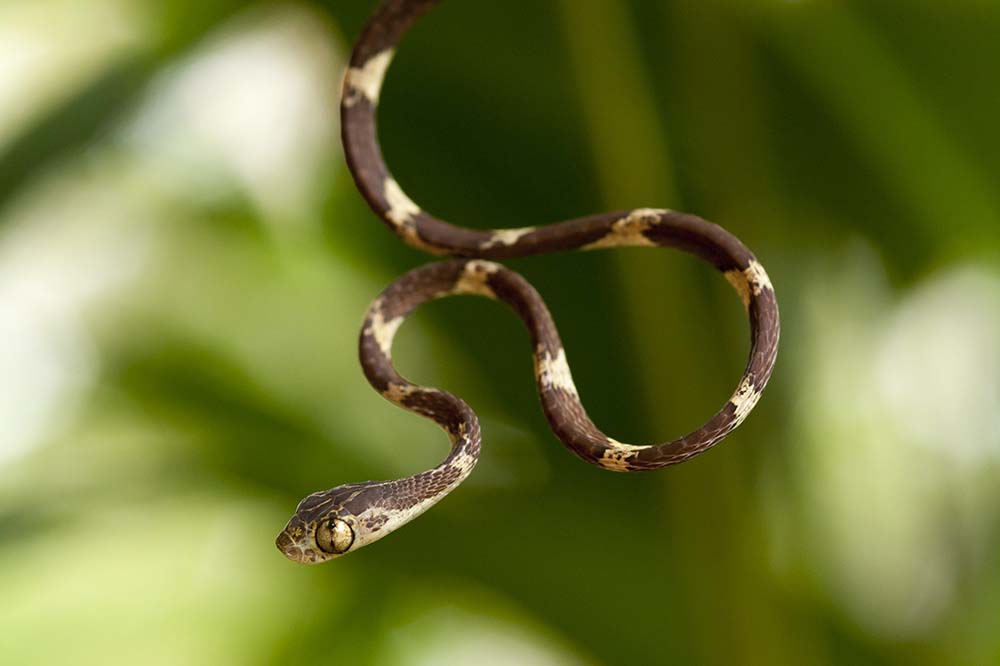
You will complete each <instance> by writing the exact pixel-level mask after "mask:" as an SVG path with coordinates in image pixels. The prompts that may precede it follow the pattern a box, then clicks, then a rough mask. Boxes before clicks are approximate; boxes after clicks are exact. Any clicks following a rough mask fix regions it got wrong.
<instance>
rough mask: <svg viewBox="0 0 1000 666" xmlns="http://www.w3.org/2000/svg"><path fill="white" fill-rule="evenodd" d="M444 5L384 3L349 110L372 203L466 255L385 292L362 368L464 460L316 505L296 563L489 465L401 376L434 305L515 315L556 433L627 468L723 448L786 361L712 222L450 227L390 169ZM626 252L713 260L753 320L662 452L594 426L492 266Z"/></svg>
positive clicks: (565, 372) (443, 396)
mask: <svg viewBox="0 0 1000 666" xmlns="http://www.w3.org/2000/svg"><path fill="white" fill-rule="evenodd" d="M438 2H439V0H383V2H382V3H381V4H380V5H379V7H378V9H377V10H376V12H375V14H374V15H373V16H372V17H371V19H369V21H368V23H367V25H366V26H365V28H364V29H363V31H362V34H361V36H360V38H359V39H358V42H357V44H356V45H355V47H354V51H353V53H352V55H351V60H350V64H349V67H348V70H347V73H346V75H345V77H344V84H343V91H342V98H341V99H342V101H341V107H340V111H341V132H342V138H343V144H344V150H345V154H346V157H347V163H348V166H349V168H350V171H351V174H352V175H353V177H354V180H355V183H356V185H357V187H358V189H359V190H360V192H361V194H362V195H363V196H364V198H365V200H366V201H367V202H368V204H369V205H370V206H371V208H372V209H373V210H374V211H375V213H376V214H377V215H378V216H379V217H380V218H382V220H383V221H384V222H385V223H386V224H387V225H388V226H389V228H390V229H391V230H392V231H393V232H395V233H396V235H398V236H399V237H400V238H402V239H403V241H405V242H406V243H408V244H409V245H411V246H413V247H416V248H418V249H421V250H424V251H427V252H429V253H432V254H435V255H443V256H450V257H456V258H452V259H449V260H445V261H440V262H437V263H432V264H428V265H426V266H423V267H420V268H417V269H415V270H413V271H411V272H409V273H407V274H406V275H404V276H403V277H401V278H400V279H398V280H397V281H396V282H394V283H393V284H391V285H390V286H389V287H388V288H387V289H386V290H385V291H383V292H382V294H381V295H380V296H379V297H378V298H377V299H376V300H375V302H374V303H373V304H372V306H371V307H370V309H369V310H368V313H367V314H366V316H365V320H364V325H363V328H362V331H361V337H360V345H359V347H360V358H361V367H362V368H363V370H364V373H365V376H366V377H367V379H368V381H369V383H370V384H371V385H372V387H374V388H375V390H376V391H378V392H379V393H380V394H381V395H382V396H384V397H385V398H386V399H388V400H389V401H391V402H393V403H394V404H396V405H398V406H400V407H402V408H404V409H407V410H409V411H412V412H414V413H416V414H419V415H421V416H424V417H426V418H428V419H431V420H432V421H434V422H435V423H436V424H438V425H439V426H440V427H441V428H442V429H443V430H444V431H445V432H446V433H447V434H448V436H449V438H450V440H451V451H450V452H449V454H448V456H447V457H446V458H445V460H444V461H443V462H442V463H441V464H440V465H438V466H436V467H434V468H433V469H430V470H427V471H425V472H421V473H419V474H415V475H413V476H409V477H406V478H402V479H396V480H391V481H366V482H363V483H351V484H347V485H343V486H338V487H336V488H333V489H331V490H325V491H321V492H317V493H313V494H311V495H309V496H308V497H306V498H305V499H303V500H302V502H301V503H300V504H299V505H298V508H297V509H296V512H295V514H294V515H293V516H292V518H291V519H290V520H289V521H288V524H287V525H286V527H285V529H284V530H282V532H281V534H279V535H278V538H277V541H276V544H277V546H278V549H279V550H281V552H282V553H284V554H285V555H286V556H287V557H288V558H290V559H292V560H294V561H296V562H301V563H306V564H311V563H318V562H324V561H327V560H330V559H334V558H336V557H338V556H340V555H343V554H345V553H348V552H352V551H354V550H357V549H358V548H360V547H362V546H365V545H367V544H369V543H372V542H374V541H376V540H378V539H380V538H382V537H384V536H385V535H387V534H389V533H390V532H392V531H394V530H395V529H397V528H399V527H400V526H402V525H404V524H405V523H407V522H409V521H410V520H412V519H413V518H415V517H417V516H418V515H420V514H421V513H423V512H424V511H426V510H427V509H428V508H430V507H431V506H433V505H434V504H435V503H436V502H438V501H439V500H441V499H442V498H443V497H444V496H445V495H447V494H448V493H449V492H451V491H452V490H454V489H455V488H456V487H457V486H458V485H459V484H460V483H462V481H463V480H465V478H466V477H468V475H469V474H470V473H471V472H472V469H473V467H474V466H475V464H476V461H477V459H478V457H479V452H480V440H481V435H480V427H479V420H478V419H477V417H476V414H475V413H474V412H473V411H472V409H471V408H470V407H469V406H468V405H467V404H466V403H465V402H464V401H462V400H461V399H460V398H458V397H456V396H454V395H452V394H450V393H447V392H445V391H441V390H438V389H435V388H427V387H422V386H418V385H416V384H413V383H411V382H409V381H407V380H406V379H404V378H402V377H401V376H400V375H399V374H398V373H397V372H396V370H395V369H394V368H393V365H392V358H391V347H392V340H393V337H394V335H395V333H396V331H397V329H398V328H399V326H400V325H401V324H402V323H403V321H404V319H405V318H406V317H407V315H409V314H410V313H411V312H413V311H414V309H416V308H417V307H419V306H420V305H421V304H422V303H425V302H427V301H430V300H433V299H437V298H443V297H446V296H452V295H459V294H475V295H479V296H485V297H488V298H492V299H496V300H500V301H503V302H504V303H506V304H507V305H508V306H510V307H511V308H512V309H513V310H514V312H516V313H517V315H518V316H519V317H520V318H521V321H523V322H524V324H525V326H526V327H527V328H528V330H529V331H530V334H531V342H532V345H533V353H534V362H535V363H534V365H535V380H536V383H537V388H538V395H539V397H540V399H541V404H542V408H543V410H544V412H545V416H546V418H547V420H548V422H549V425H550V426H551V428H552V431H553V432H554V433H555V435H556V437H558V439H559V440H560V441H561V442H562V443H563V444H564V445H565V446H566V447H567V448H569V449H570V450H571V451H572V452H573V453H575V454H576V455H578V456H579V457H581V458H583V459H584V460H586V461H587V462H590V463H593V464H595V465H598V466H600V467H603V468H604V469H608V470H614V471H619V472H634V471H643V470H652V469H658V468H660V467H666V466H668V465H674V464H676V463H680V462H683V461H685V460H687V459H689V458H691V457H693V456H696V455H698V454H699V453H701V452H703V451H705V450H706V449H708V448H710V447H712V446H714V445H715V444H716V443H718V442H719V441H720V440H721V439H722V438H723V437H725V436H726V435H727V434H729V433H730V432H731V431H732V430H733V429H734V428H736V427H737V426H738V425H739V424H740V423H742V422H743V420H744V419H745V418H746V417H747V414H749V412H750V410H751V409H753V407H754V405H755V404H756V403H757V400H758V399H759V398H760V395H761V392H762V391H763V390H764V386H765V385H766V384H767V380H768V378H769V377H770V375H771V370H772V368H773V366H774V361H775V357H776V354H777V347H778V334H779V323H778V305H777V301H776V300H775V296H774V290H773V288H772V287H771V283H770V280H769V279H768V276H767V273H766V272H765V271H764V268H763V267H762V266H761V265H760V263H758V262H757V260H756V258H755V257H754V255H753V254H752V253H751V252H750V251H749V250H748V249H747V248H746V247H745V246H744V245H743V243H741V242H740V241H739V239H737V238H736V237H735V236H733V235H732V234H730V233H729V232H727V231H726V230H725V229H723V228H721V227H719V226H717V225H715V224H712V223H711V222H707V221H705V220H703V219H701V218H699V217H696V216H694V215H688V214H685V213H679V212H675V211H671V210H664V209H651V208H642V209H636V210H631V211H619V212H611V213H604V214H600V215H593V216H590V217H584V218H578V219H574V220H569V221H566V222H560V223H556V224H551V225H547V226H542V227H538V228H532V227H527V228H521V229H503V230H495V231H480V230H474V229H466V228H462V227H457V226H454V225H451V224H449V223H447V222H444V221H442V220H440V219H437V218H436V217H433V216H432V215H430V214H429V213H427V212H426V211H424V210H422V209H421V208H420V207H419V206H417V205H416V204H415V203H414V202H413V201H411V200H410V199H409V198H408V197H407V196H406V194H405V193H404V192H403V190H402V189H401V188H400V187H399V185H398V184H397V182H396V181H395V180H394V179H393V177H392V175H391V174H390V173H389V170H388V167H387V166H386V164H385V161H384V160H383V157H382V151H381V149H380V147H379V143H378V137H377V131H376V119H375V116H376V109H377V106H378V99H379V92H380V90H381V87H382V81H383V79H384V77H385V73H386V70H387V68H388V66H389V63H390V61H391V60H392V57H393V54H394V52H395V49H396V46H397V44H398V43H399V41H400V39H401V38H402V37H403V35H404V34H405V33H406V31H407V30H408V29H409V28H410V27H411V26H412V25H413V23H414V22H415V21H416V20H417V19H418V18H419V17H420V16H421V15H423V14H424V13H426V12H427V11H428V10H430V9H431V8H432V7H434V6H435V5H436V4H438ZM622 246H642V247H669V248H676V249H679V250H682V251H684V252H688V253H690V254H693V255H694V256H696V257H699V258H701V259H703V260H704V261H707V262H708V263H710V264H711V265H712V266H714V267H715V268H716V269H718V270H719V271H720V272H722V273H723V275H724V276H725V277H726V279H727V280H728V281H729V282H730V283H731V284H732V285H733V286H734V287H735V289H736V291H737V293H738V294H739V296H740V298H741V299H742V301H743V304H744V306H745V307H746V310H747V313H748V315H749V319H750V337H751V348H750V358H749V360H748V362H747V365H746V369H745V371H744V374H743V377H742V379H741V381H740V383H739V384H738V386H737V388H736V391H735V392H734V393H733V395H732V397H731V398H730V399H729V400H728V402H726V404H725V405H724V406H723V407H722V409H721V410H719V412H718V413H716V414H715V415H714V416H712V417H711V418H710V419H709V420H708V421H707V422H706V423H705V424H704V425H703V426H701V427H700V428H698V429H697V430H695V431H694V432H691V433H689V434H687V435H685V436H683V437H681V438H679V439H676V440H673V441H670V442H666V443H663V444H655V445H650V446H634V445H631V444H623V443H621V442H618V441H616V440H614V439H612V438H610V437H608V436H607V435H605V434H604V433H602V432H601V431H600V430H599V429H598V428H597V427H596V426H595V425H594V423H593V422H592V421H591V420H590V418H589V417H588V416H587V412H586V411H585V410H584V407H583V405H582V403H581V402H580V397H579V394H578V393H577V389H576V387H575V386H574V384H573V378H572V376H571V374H570V369H569V365H568V364H567V361H566V353H565V351H564V350H563V346H562V343H561V342H560V340H559V333H558V332H557V331H556V327H555V324H554V323H553V321H552V316H551V315H550V314H549V311H548V309H547V308H546V306H545V303H544V302H543V301H542V298H541V297H540V296H539V295H538V292H537V291H535V289H534V288H533V287H532V286H531V285H530V284H529V283H528V282H527V281H526V280H525V279H524V278H523V277H521V276H520V275H518V274H517V273H514V272H513V271H510V270H508V269H507V268H504V267H503V266H501V265H500V264H497V263H494V262H492V261H490V260H492V259H505V258H511V257H524V256H528V255H539V254H546V253H549V252H558V251H567V250H595V249H600V248H613V247H622Z"/></svg>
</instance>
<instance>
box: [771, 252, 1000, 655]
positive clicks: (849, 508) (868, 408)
mask: <svg viewBox="0 0 1000 666" xmlns="http://www.w3.org/2000/svg"><path fill="white" fill-rule="evenodd" d="M804 304H805V311H806V313H807V314H806V317H805V321H804V322H803V324H804V325H803V327H802V337H801V340H800V341H799V342H800V343H801V346H800V348H799V349H798V350H789V349H788V343H787V337H786V351H792V353H796V354H800V355H801V357H800V359H799V363H797V364H796V365H797V367H798V368H801V374H800V376H798V377H797V383H798V387H797V388H798V390H799V391H800V397H799V399H800V401H801V402H800V404H798V405H796V407H795V411H796V413H797V415H798V421H799V428H798V432H799V435H800V437H799V438H797V440H796V441H795V446H794V447H793V450H796V451H797V462H798V464H799V466H798V467H797V468H796V469H795V474H796V475H797V477H798V478H799V479H800V488H801V491H802V492H803V493H804V499H805V503H804V505H803V511H804V514H805V515H803V516H802V520H801V522H802V524H803V525H806V526H807V527H806V528H805V529H806V530H807V534H805V535H803V538H804V539H805V543H806V544H808V545H807V546H806V549H805V550H806V551H807V552H806V557H807V559H808V560H809V561H810V562H811V563H812V564H813V565H815V564H816V563H819V566H818V567H816V568H815V569H814V570H813V571H811V572H810V574H812V575H817V576H818V577H819V578H820V579H821V580H822V581H824V583H825V585H826V586H827V587H828V592H829V594H830V595H831V596H832V597H833V598H835V599H837V600H839V601H840V602H841V603H842V604H843V607H844V608H845V609H846V610H847V612H848V613H849V614H850V615H851V616H852V617H853V618H854V619H855V621H857V622H858V623H859V624H860V625H862V626H863V627H865V628H866V629H867V630H869V631H872V632H875V633H877V634H879V635H882V636H886V637H889V638H896V639H905V638H909V637H914V636H918V635H920V634H921V632H923V631H925V630H927V629H929V628H931V627H933V626H934V625H935V624H936V623H939V622H942V621H943V620H944V619H945V618H946V617H947V613H948V611H949V610H951V609H952V608H953V605H954V603H955V602H956V598H957V595H958V593H959V591H958V587H959V585H960V582H961V580H962V579H963V577H964V576H965V575H966V574H968V573H969V572H970V571H974V570H975V569H976V568H978V567H985V566H989V564H990V563H989V561H988V557H989V551H988V544H989V541H990V539H991V538H992V534H991V532H992V530H993V526H994V525H995V524H996V520H997V515H998V514H997V511H998V508H1000V483H998V480H1000V464H998V463H1000V349H998V341H1000V272H998V271H997V270H996V268H995V267H987V266H974V265H969V266H958V267H954V268H951V269H944V270H940V271H939V272H937V273H935V274H932V275H929V276H927V277H925V278H924V279H923V280H922V281H921V282H920V283H919V284H917V285H916V286H915V287H914V288H912V289H911V290H909V291H908V292H905V293H902V294H898V295H897V294H896V293H894V292H893V290H892V289H891V288H890V287H889V285H888V283H887V280H886V277H885V275H884V273H883V271H882V268H881V265H880V263H879V260H878V258H877V257H876V256H875V255H874V253H873V252H871V251H870V250H868V249H867V248H855V250H854V251H853V252H851V253H850V254H849V255H848V256H847V257H845V261H844V262H843V263H842V264H841V265H840V266H839V267H836V268H831V269H830V270H827V271H824V272H823V273H822V274H821V275H817V276H816V277H815V279H814V280H813V281H812V282H811V283H810V285H809V286H808V287H807V288H806V289H805V290H804Z"/></svg>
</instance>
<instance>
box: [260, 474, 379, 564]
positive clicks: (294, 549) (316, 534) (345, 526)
mask: <svg viewBox="0 0 1000 666" xmlns="http://www.w3.org/2000/svg"><path fill="white" fill-rule="evenodd" d="M380 486H381V484H379V483H376V482H371V481H368V482H365V483H352V484H347V485H344V486H338V487H336V488H333V489H331V490H324V491H321V492H318V493H313V494H312V495H309V496H308V497H306V498H305V499H303V500H302V501H301V502H299V506H298V507H297V508H296V509H295V514H294V515H293V516H292V517H291V519H290V520H289V521H288V524H287V525H285V529H283V530H282V531H281V533H280V534H279V535H278V538H277V539H276V540H275V545H276V546H277V547H278V550H280V551H281V552H282V553H283V554H284V555H285V557H287V558H288V559H290V560H292V561H294V562H299V563H301V564H319V563H320V562H326V561H327V560H332V559H335V558H337V557H340V556H341V555H346V554H347V553H349V552H352V551H354V550H357V549H358V548H360V547H361V546H363V545H365V544H367V543H371V542H372V541H374V540H376V539H378V538H380V537H381V536H383V534H378V531H379V528H380V527H381V526H382V523H384V522H385V521H384V520H382V521H380V520H379V519H378V518H377V516H376V515H374V514H375V512H376V510H377V506H378V503H377V500H378V499H379V498H380V497H381V495H380V494H379V487H380Z"/></svg>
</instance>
